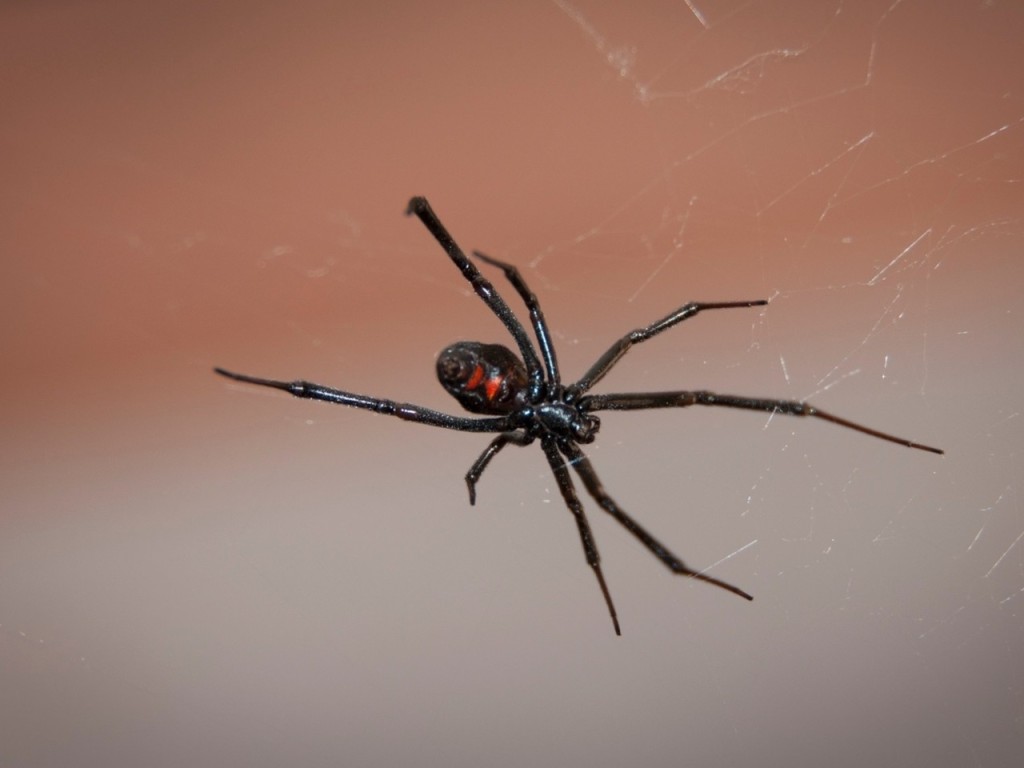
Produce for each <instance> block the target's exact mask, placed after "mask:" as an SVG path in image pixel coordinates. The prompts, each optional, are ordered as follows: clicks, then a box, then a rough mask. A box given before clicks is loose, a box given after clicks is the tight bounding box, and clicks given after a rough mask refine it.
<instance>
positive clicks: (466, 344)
mask: <svg viewBox="0 0 1024 768" xmlns="http://www.w3.org/2000/svg"><path fill="white" fill-rule="evenodd" d="M407 213H410V214H414V215H416V216H417V217H419V219H420V220H421V221H422V222H423V224H424V225H425V226H426V227H427V229H428V230H429V231H430V233H431V234H432V235H433V236H434V237H435V238H436V239H437V241H438V242H439V243H440V244H441V246H442V247H443V248H444V250H445V252H446V253H447V254H448V256H449V257H450V258H451V260H452V262H453V263H454V264H455V266H456V267H457V268H458V269H459V271H460V272H461V273H462V275H463V277H464V278H465V279H466V280H467V281H469V283H470V285H471V286H472V287H473V290H474V291H475V292H476V294H477V295H478V296H479V297H480V298H481V299H482V300H483V301H484V303H485V304H487V306H488V307H489V308H490V309H491V311H492V312H494V314H495V315H496V316H497V317H498V319H500V320H501V321H502V323H504V325H505V327H506V328H507V329H508V331H509V333H510V334H511V336H512V338H513V340H514V341H515V343H516V346H517V347H518V349H519V357H517V356H516V354H515V353H514V352H512V351H511V350H509V349H508V348H506V347H504V346H501V345H499V344H482V343H480V342H475V341H462V342H457V343H456V344H452V345H451V346H449V347H447V348H446V349H444V350H443V351H442V352H441V354H440V355H439V356H438V360H437V375H438V379H439V381H440V382H441V385H442V386H443V387H444V388H445V389H446V390H447V391H448V393H449V394H451V395H452V396H453V397H454V398H455V399H456V400H458V401H459V404H460V405H461V406H462V407H463V408H464V409H465V410H467V411H469V412H471V413H477V414H481V415H483V416H487V417H488V418H466V417H462V416H452V415H450V414H447V413H442V412H440V411H435V410H432V409H430V408H424V407H422V406H418V405H412V404H410V403H398V402H395V401H392V400H385V399H381V398H376V397H370V396H367V395H358V394H354V393H351V392H345V391H342V390H339V389H333V388H331V387H324V386H322V385H320V384H314V383H312V382H308V381H279V380H274V379H264V378H259V377H256V376H248V375H246V374H240V373H232V372H230V371H227V370H224V369H223V368H215V369H214V370H215V371H216V372H217V373H219V374H220V375H222V376H226V377H228V378H230V379H234V380H236V381H242V382H246V383H249V384H258V385H260V386H264V387H272V388H274V389H280V390H283V391H285V392H289V393H290V394H292V395H294V396H296V397H304V398H311V399H313V400H323V401H325V402H329V403H337V404H339V405H349V406H352V407H355V408H363V409H366V410H370V411H374V412H376V413H382V414H386V415H389V416H396V417H397V418H400V419H404V420H406V421H412V422H417V423H420V424H429V425H431V426H436V427H444V428H445V429H455V430H460V431H463V432H490V433H497V435H496V436H495V437H494V438H493V439H492V440H491V442H490V444H489V445H488V446H487V447H486V448H485V449H484V451H483V453H481V454H480V456H479V457H478V458H477V460H476V461H475V462H474V463H473V466H472V467H470V469H469V471H468V472H467V473H466V485H467V486H468V489H469V499H470V503H471V504H472V503H475V502H476V483H477V481H478V480H479V479H480V476H481V475H482V474H483V472H484V470H485V469H486V467H487V465H488V464H489V463H490V461H491V459H493V458H494V456H495V455H496V454H497V453H498V452H499V451H500V450H502V449H503V448H504V447H505V446H506V445H508V444H509V443H511V444H513V445H518V446H525V445H530V444H532V443H534V442H537V441H539V442H540V445H541V449H542V450H543V452H544V455H545V457H546V458H547V461H548V464H549V465H550V467H551V471H552V472H553V474H554V476H555V480H556V482H557V484H558V488H559V491H560V492H561V495H562V498H563V499H564V501H565V504H566V506H567V507H568V509H569V511H570V512H571V513H572V515H573V518H574V520H575V521H576V526H577V529H578V531H579V535H580V541H581V543H582V545H583V552H584V556H585V557H586V560H587V563H588V564H589V565H590V567H591V568H592V569H593V572H594V575H595V576H596V577H597V581H598V584H599V586H600V588H601V593H602V595H603V596H604V600H605V603H606V605H607V607H608V612H609V614H610V616H611V619H612V624H613V626H614V628H615V632H616V634H621V630H620V627H619V620H618V615H617V613H616V610H615V605H614V603H613V602H612V598H611V593H610V592H609V590H608V586H607V584H606V582H605V579H604V574H603V571H602V569H601V560H600V556H599V555H598V551H597V544H596V543H595V542H594V537H593V534H592V532H591V529H590V524H589V522H588V521H587V516H586V513H585V512H584V509H583V505H582V503H581V502H580V500H579V497H578V496H577V495H576V490H575V488H574V486H573V482H572V477H571V476H570V474H569V468H570V467H571V468H572V470H573V471H574V472H576V474H577V475H578V476H579V478H580V480H581V481H582V482H583V486H584V488H586V490H587V492H588V493H589V494H590V496H591V497H592V498H593V499H594V500H595V501H596V502H597V503H598V505H600V506H601V508H602V509H604V510H605V511H606V512H607V513H608V514H610V515H611V516H612V517H614V518H615V519H616V520H618V521H619V523H621V524H622V525H623V527H625V528H626V529H627V530H628V531H629V532H630V533H632V534H633V535H634V536H636V537H637V539H639V540H640V541H641V542H642V543H643V544H644V546H646V547H647V548H648V549H649V550H650V551H651V552H652V553H653V554H654V555H655V556H656V557H657V558H658V559H659V560H661V562H662V563H664V564H665V565H666V566H667V567H668V568H669V569H670V570H671V571H672V572H673V573H676V574H680V575H683V576H689V577H691V578H694V579H699V580H701V581H704V582H707V583H709V584H713V585H715V586H717V587H721V588H722V589H725V590H728V591H730V592H732V593H734V594H736V595H739V596H740V597H744V598H746V599H747V600H752V599H753V598H752V597H751V596H750V595H749V594H747V593H746V592H744V591H743V590H742V589H739V588H738V587H734V586H733V585H731V584H728V583H726V582H724V581H721V580H719V579H716V578H714V577H712V576H708V575H707V574H706V573H704V572H702V571H695V570H692V569H691V568H689V567H687V566H686V565H684V564H683V562H682V561H681V560H680V559H679V558H678V557H676V556H675V555H674V554H672V552H670V551H669V550H668V549H667V548H666V547H665V546H664V545H663V544H661V543H660V542H659V541H658V540H657V539H655V538H654V537H653V536H652V535H651V534H650V533H648V532H647V531H646V530H645V529H644V528H643V527H642V526H640V524H639V523H637V522H636V521H635V520H634V519H633V518H632V517H630V516H629V515H628V514H627V513H626V512H625V511H624V510H623V509H622V508H621V507H619V505H618V504H617V503H616V502H615V501H614V500H613V499H612V498H611V496H609V495H608V494H607V492H606V491H605V490H604V487H603V486H602V485H601V481H600V480H599V479H598V476H597V473H596V472H595V471H594V468H593V467H592V466H591V464H590V460H589V459H588V458H587V457H586V455H585V454H584V453H583V451H582V450H581V449H580V447H579V445H580V444H581V443H582V444H586V443H591V442H593V441H594V439H595V437H596V436H597V433H598V430H599V429H600V427H601V422H600V420H599V419H598V417H597V416H596V415H595V414H594V413H593V412H594V411H603V410H618V411H622V410H640V409H649V408H683V407H687V406H691V405H707V406H725V407H729V408H742V409H747V410H754V411H765V412H768V413H783V414H789V415H793V416H813V417H815V418H819V419H823V420H826V421H831V422H832V423H834V424H838V425H840V426H843V427H847V428H849V429H854V430H857V431H859V432H863V433H865V434H867V435H871V436H872V437H877V438H881V439H883V440H888V441H890V442H894V443H899V444H900V445H904V446H907V447H910V448H917V449H920V450H924V451H930V452H932V453H942V451H941V450H940V449H938V448H932V447H929V446H927V445H922V444H920V443H915V442H913V441H910V440H905V439H903V438H899V437H895V436H893V435H890V434H888V433H885V432H880V431H878V430H875V429H871V428H869V427H865V426H862V425H860V424H857V423H855V422H852V421H848V420H846V419H842V418H840V417H838V416H833V415H832V414H829V413H826V412H825V411H822V410H820V409H818V408H815V407H813V406H811V405H809V404H808V403H803V402H798V401H793V400H773V399H766V398H752V397H743V396H736V395H720V394H716V393H714V392H707V391H702V390H681V391H674V392H649V393H619V394H596V395H591V394H588V392H589V390H590V389H591V387H593V386H594V385H595V384H597V383H598V382H599V381H600V380H601V379H602V378H603V377H604V376H605V374H607V373H608V371H610V370H611V369H612V367H613V366H614V365H615V364H616V363H618V361H619V360H620V359H621V358H622V356H623V355H625V354H626V352H627V351H629V349H630V347H632V346H633V345H634V344H639V343H641V342H644V341H647V340H648V339H650V338H652V337H653V336H656V335H657V334H659V333H661V332H662V331H665V330H667V329H669V328H671V327H673V326H674V325H677V324H678V323H681V322H682V321H683V320H686V319H688V318H690V317H693V316H694V315H696V314H698V313H699V312H702V311H704V310H711V309H733V308H741V307H759V306H763V305H765V304H767V303H768V302H767V301H766V300H764V299H757V300H753V301H729V302H711V303H707V302H691V303H689V304H685V305H683V306H682V307H680V308H679V309H676V310H675V311H673V312H671V313H669V314H668V315H666V316H665V317H663V318H662V319H661V320H658V321H657V322H654V323H651V324H650V325H648V326H646V327H644V328H638V329H636V330H634V331H631V332H629V333H627V334H626V335H625V336H623V337H622V338H620V339H619V340H618V341H616V342H615V343H614V344H612V345H611V347H609V348H608V350H607V351H606V352H605V353H604V354H603V355H601V357H599V358H598V359H597V361H596V362H595V363H594V364H593V365H592V366H591V367H590V368H589V369H588V370H587V371H586V373H584V374H583V376H582V377H581V378H579V379H578V380H577V381H575V382H574V383H572V384H569V385H567V386H564V385H563V384H562V383H561V377H560V373H559V369H558V363H557V360H556V357H555V350H554V347H553V346H552V343H551V337H550V333H549V331H548V327H547V323H546V321H545V319H544V314H543V313H542V311H541V308H540V303H539V302H538V300H537V297H536V296H535V295H534V293H533V292H532V291H531V290H530V288H529V287H528V286H527V284H526V282H525V281H524V280H523V278H522V276H521V275H520V274H519V271H518V270H517V269H516V268H515V267H514V266H512V265H511V264H507V263H505V262H502V261H499V260H497V259H494V258H491V257H489V256H485V255H484V254H482V253H480V252H478V251H475V252H474V254H473V255H474V256H475V257H476V258H477V259H479V260H480V261H482V262H484V263H486V264H489V265H491V266H494V267H497V268H499V269H501V270H502V271H503V272H504V273H505V277H506V279H507V280H508V281H509V283H510V284H511V285H512V287H513V288H514V289H515V290H516V293H518V294H519V296H520V298H521V299H522V300H523V302H524V304H525V305H526V309H527V311H528V312H529V314H530V323H531V325H532V327H533V331H534V335H535V336H536V339H537V347H538V348H539V354H538V351H537V349H536V348H534V345H533V342H532V341H531V340H530V337H529V334H528V333H527V331H526V329H525V328H524V326H523V325H522V323H520V322H519V320H518V319H517V318H516V316H515V314H514V313H513V312H512V310H511V309H509V307H508V305H507V304H506V303H505V300H504V299H503V298H502V297H501V295H500V294H499V293H498V291H497V290H496V289H495V288H494V286H493V285H492V284H491V283H490V281H488V280H487V279H486V278H485V277H484V276H483V275H482V274H481V273H480V271H479V270H478V269H477V268H476V266H475V265H474V264H473V262H471V261H470V260H469V259H468V258H467V257H466V255H465V254H464V253H463V252H462V250H461V249H460V248H459V246H458V245H457V244H456V242H455V240H454V239H453V238H452V236H451V235H450V234H449V233H448V230H447V229H445V227H444V225H442V224H441V222H440V220H439V219H438V218H437V216H436V215H435V214H434V211H433V210H432V209H431V207H430V204H429V203H428V202H427V201H426V199H425V198H422V197H414V198H412V200H410V201H409V207H408V210H407ZM542 360H543V363H542Z"/></svg>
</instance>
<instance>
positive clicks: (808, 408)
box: [579, 391, 945, 453]
mask: <svg viewBox="0 0 1024 768" xmlns="http://www.w3.org/2000/svg"><path fill="white" fill-rule="evenodd" d="M690 405H722V406H726V407H728V408H746V409H748V410H751V411H767V412H768V413H784V414H787V415H789V416H813V417H815V418H818V419H824V420H825V421H831V422H832V423H833V424H838V425H839V426H841V427H846V428H847V429H853V430H856V431H857V432H863V433H864V434H865V435H871V437H877V438H879V439H881V440H888V441H889V442H890V443H898V444H899V445H905V446H906V447H908V448H917V449H918V450H921V451H928V452H930V453H945V451H943V450H942V449H941V448H932V447H931V446H930V445H923V444H921V443H915V442H914V441H913V440H907V439H905V438H902V437H896V436H895V435H890V434H889V433H888V432H881V431H879V430H877V429H872V428H871V427H865V426H864V425H863V424H858V423H856V422H854V421H849V420H848V419H844V418H841V417H839V416H833V415H832V414H831V413H828V412H827V411H823V410H821V409H820V408H815V407H814V406H813V405H810V404H809V403H803V402H800V401H798V400H771V399H766V398H759V397H739V396H737V395H719V394H716V393H714V392H704V391H694V392H690V391H680V392H638V393H623V394H610V395H587V396H585V397H583V398H581V399H580V401H579V408H580V410H582V411H588V412H589V411H638V410H644V409H647V408H685V407H687V406H690Z"/></svg>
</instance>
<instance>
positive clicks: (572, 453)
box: [558, 441, 754, 600]
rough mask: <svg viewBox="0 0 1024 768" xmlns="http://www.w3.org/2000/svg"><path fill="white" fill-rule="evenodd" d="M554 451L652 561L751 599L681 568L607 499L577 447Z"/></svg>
mask: <svg viewBox="0 0 1024 768" xmlns="http://www.w3.org/2000/svg"><path fill="white" fill-rule="evenodd" d="M558 447H559V448H560V449H561V451H562V453H564V454H565V456H566V458H568V459H569V461H570V463H571V464H572V466H573V469H575V470H576V474H578V475H579V476H580V479H581V480H582V481H583V485H584V486H586V489H587V492H588V493H589V494H590V495H591V496H593V497H594V500H595V501H596V502H597V503H598V504H600V505H601V507H602V508H603V509H604V510H605V511H606V512H607V513H608V514H610V515H611V516H612V517H614V518H615V519H616V520H618V521H619V522H620V523H622V525H623V526H624V527H625V528H626V530H627V531H629V532H630V533H632V534H633V535H634V536H636V537H637V538H638V539H639V540H640V541H641V542H642V543H643V545H644V546H645V547H647V548H648V549H649V550H651V552H653V553H654V555H655V557H657V558H658V559H659V560H661V562H663V563H664V564H665V565H666V566H668V568H669V570H671V571H672V572H673V573H676V574H679V575H681V576H689V577H690V578H693V579H699V580H700V581H706V582H707V583H708V584H714V585H715V586H716V587H721V588H722V589H724V590H727V591H729V592H732V593H733V594H734V595H739V596H740V597H743V598H746V599H747V600H753V599H754V598H753V597H752V596H751V595H749V594H747V593H746V592H744V591H743V590H742V589H740V588H739V587H734V586H733V585H732V584H728V583H727V582H724V581H721V580H720V579H716V578H714V577H713V576H708V575H707V574H705V573H702V572H701V571H694V570H693V569H691V568H688V567H687V566H686V565H684V564H683V561H682V560H680V559H679V558H678V557H676V556H675V555H673V554H672V553H671V552H669V550H668V548H667V547H665V545H664V544H662V543H661V542H660V541H658V540H657V539H656V538H654V537H653V536H652V535H651V534H649V533H648V532H647V531H646V530H644V528H643V527H642V526H641V525H640V524H639V523H638V522H637V521H636V520H634V519H633V518H632V517H630V516H629V515H627V514H626V513H625V512H624V511H623V510H622V509H621V508H620V507H619V505H618V504H616V503H615V500H614V499H613V498H612V497H611V496H609V495H608V493H607V492H606V491H605V489H604V486H603V485H601V480H600V479H599V478H598V476H597V472H595V471H594V467H593V466H592V465H591V463H590V460H589V459H588V458H587V457H586V454H584V453H583V451H582V450H580V449H579V447H578V446H576V445H574V444H573V443H569V442H567V441H562V442H560V443H559V444H558Z"/></svg>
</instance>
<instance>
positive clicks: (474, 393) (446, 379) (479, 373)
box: [437, 341, 529, 415]
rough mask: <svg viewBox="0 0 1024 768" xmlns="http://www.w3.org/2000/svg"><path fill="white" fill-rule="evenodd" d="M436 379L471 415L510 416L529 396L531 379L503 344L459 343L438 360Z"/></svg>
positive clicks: (443, 352)
mask: <svg viewBox="0 0 1024 768" xmlns="http://www.w3.org/2000/svg"><path fill="white" fill-rule="evenodd" d="M437 379H438V381H440V382H441V386H443V387H444V388H445V389H446V390H447V391H448V394H450V395H451V396H452V397H454V398H455V399H456V400H458V401H459V403H460V404H461V405H462V407H463V408H465V409H466V410H467V411H470V412H472V413H486V414H492V415H497V414H504V413H511V412H512V411H514V410H516V409H517V408H518V407H520V405H521V404H522V400H523V399H524V398H525V396H526V388H527V384H528V383H529V377H528V376H527V373H526V367H525V366H524V365H523V363H522V361H520V360H519V358H518V357H516V356H515V354H514V353H513V352H512V351H511V350H510V349H508V348H507V347H503V346H502V345H500V344H481V343H480V342H478V341H459V342H456V343H455V344H452V345H451V346H449V347H446V348H445V349H444V350H442V351H441V354H440V355H438V356H437Z"/></svg>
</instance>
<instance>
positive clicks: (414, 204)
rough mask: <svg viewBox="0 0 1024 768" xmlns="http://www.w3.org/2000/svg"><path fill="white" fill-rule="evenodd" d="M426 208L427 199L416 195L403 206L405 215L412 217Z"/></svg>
mask: <svg viewBox="0 0 1024 768" xmlns="http://www.w3.org/2000/svg"><path fill="white" fill-rule="evenodd" d="M427 206H428V204H427V198H425V197H423V196H422V195H416V196H415V197H411V198H409V204H408V205H407V206H405V215H406V216H412V215H413V214H414V213H418V212H419V211H422V210H423V209H424V208H426V207H427Z"/></svg>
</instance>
